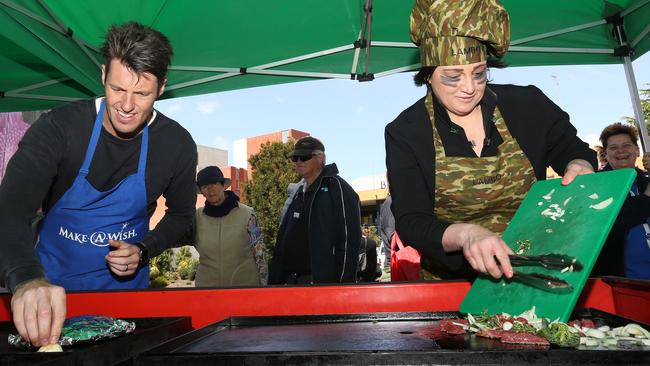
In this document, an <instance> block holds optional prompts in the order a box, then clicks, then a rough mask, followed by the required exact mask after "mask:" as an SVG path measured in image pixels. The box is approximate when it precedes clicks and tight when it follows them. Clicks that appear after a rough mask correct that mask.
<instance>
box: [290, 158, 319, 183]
mask: <svg viewBox="0 0 650 366" xmlns="http://www.w3.org/2000/svg"><path fill="white" fill-rule="evenodd" d="M295 158H297V159H295V160H296V161H295V164H296V173H298V175H299V176H300V178H307V177H317V176H318V175H319V174H320V171H321V169H322V167H323V159H324V156H323V154H318V155H314V154H310V155H307V156H298V157H295Z"/></svg>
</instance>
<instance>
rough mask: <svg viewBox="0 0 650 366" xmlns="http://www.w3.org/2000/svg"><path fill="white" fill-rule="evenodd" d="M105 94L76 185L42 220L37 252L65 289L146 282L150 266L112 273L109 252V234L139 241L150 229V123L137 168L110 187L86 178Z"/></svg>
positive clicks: (135, 285) (142, 285)
mask: <svg viewBox="0 0 650 366" xmlns="http://www.w3.org/2000/svg"><path fill="white" fill-rule="evenodd" d="M104 109H105V100H102V102H101V105H100V108H99V112H98V114H97V118H96V119H95V124H94V127H93V132H92V136H91V138H90V142H89V143H88V148H87V149H86V156H85V158H84V161H83V164H82V166H81V168H80V169H79V174H78V175H77V177H76V178H75V180H74V183H73V184H72V186H71V187H70V188H69V189H68V190H67V191H66V192H65V194H64V195H63V196H62V197H61V198H60V199H59V200H58V201H57V202H56V203H55V204H54V206H53V207H52V208H51V209H50V210H49V211H48V212H47V214H46V215H45V218H44V219H43V220H42V221H41V225H40V231H39V241H38V244H37V247H36V252H37V254H38V257H39V259H40V261H41V264H42V265H43V267H44V269H45V273H46V275H47V278H48V279H49V280H50V282H52V283H54V284H57V285H60V286H63V287H64V288H65V289H66V290H97V289H127V288H146V287H148V286H149V267H148V265H146V264H145V265H141V266H140V267H139V268H138V270H137V271H136V273H135V274H134V275H132V276H127V277H120V276H116V275H115V274H113V273H112V272H111V271H110V269H109V267H108V264H107V263H106V259H105V256H106V255H107V254H108V252H109V251H110V248H111V247H110V246H109V244H108V240H109V239H113V240H122V241H125V242H127V243H136V242H138V241H140V240H142V238H143V237H144V235H145V234H146V233H147V232H148V230H149V216H148V213H147V192H146V186H145V172H146V165H147V150H148V142H149V141H148V136H149V135H148V126H145V128H144V129H143V130H142V142H141V146H140V157H139V161H138V170H137V172H136V173H135V174H132V175H130V176H128V177H126V178H124V179H123V180H122V181H120V182H119V183H118V184H117V185H115V186H114V187H113V188H111V189H109V190H107V191H103V192H102V191H99V190H97V189H95V188H94V187H93V186H92V185H91V184H90V183H89V182H88V180H87V178H86V176H87V175H88V169H89V167H90V163H91V161H92V158H93V155H94V153H95V148H96V147H97V142H98V141H99V137H100V135H101V130H102V120H103V116H104Z"/></svg>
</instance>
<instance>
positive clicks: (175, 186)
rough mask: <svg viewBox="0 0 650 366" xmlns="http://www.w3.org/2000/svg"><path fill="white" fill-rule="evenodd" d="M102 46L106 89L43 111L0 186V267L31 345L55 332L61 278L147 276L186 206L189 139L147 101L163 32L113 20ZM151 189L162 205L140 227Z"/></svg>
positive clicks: (108, 284)
mask: <svg viewBox="0 0 650 366" xmlns="http://www.w3.org/2000/svg"><path fill="white" fill-rule="evenodd" d="M101 51H102V54H103V56H104V59H105V63H104V64H103V65H102V67H101V69H102V82H103V84H104V92H105V97H103V98H97V99H95V100H86V101H80V102H75V103H71V104H69V105H66V106H63V107H61V108H57V109H54V110H52V111H51V112H49V113H47V114H44V115H43V116H42V117H41V118H40V119H39V120H38V121H37V122H36V123H35V124H34V125H33V126H32V127H31V128H30V129H29V130H28V131H27V133H26V135H25V137H24V138H23V140H22V142H21V144H20V147H19V149H18V151H17V152H16V154H15V155H14V156H13V158H12V160H11V161H10V163H9V166H8V167H7V172H6V175H5V178H4V180H3V183H2V186H0V237H2V243H1V245H0V279H1V280H2V281H3V282H4V284H6V286H7V287H8V288H9V289H10V291H11V292H12V293H13V298H12V301H11V308H12V311H13V320H14V324H15V326H16V328H17V330H18V332H19V333H20V335H21V336H23V338H25V339H28V340H29V341H30V342H31V343H32V344H33V345H35V346H38V345H45V344H48V343H55V342H56V341H57V340H58V338H59V335H60V332H61V327H62V324H63V320H64V319H65V314H66V297H65V290H86V289H118V288H145V287H147V286H148V282H149V267H148V264H147V261H148V257H153V256H156V255H158V254H159V253H161V252H162V251H163V250H164V249H166V248H168V247H170V246H171V245H172V244H173V243H175V242H176V241H178V239H179V238H180V236H182V234H183V232H184V231H185V229H186V228H187V227H188V226H189V225H190V224H191V222H192V215H193V213H194V210H195V202H196V196H195V188H194V184H195V176H194V174H195V169H196V159H197V156H196V155H197V153H196V145H195V144H194V141H193V140H192V137H191V136H190V135H189V133H188V132H187V131H186V130H185V129H184V128H182V127H181V126H180V125H179V124H178V123H177V122H175V121H173V120H171V119H169V118H167V117H165V116H163V115H162V114H160V113H159V112H156V111H155V110H154V109H153V103H154V101H155V100H156V98H157V97H159V96H160V95H161V94H162V93H163V91H164V90H165V83H166V82H167V77H166V75H167V69H168V66H169V64H170V62H171V57H172V48H171V45H170V44H169V41H168V40H167V38H166V37H165V36H164V35H162V34H161V33H159V32H157V31H155V30H153V29H151V28H148V27H144V26H142V25H140V24H137V23H126V24H123V25H120V26H113V27H111V29H110V30H109V31H108V33H107V36H106V41H105V43H104V45H103V47H102V49H101ZM160 195H164V196H165V198H166V205H167V211H166V214H165V216H164V217H163V219H162V221H161V222H160V223H159V224H158V225H157V226H156V228H155V229H154V230H153V231H151V232H149V216H150V215H151V214H152V213H153V211H154V209H155V207H156V200H157V199H158V197H159V196H160ZM39 208H42V210H43V213H44V218H43V220H42V221H41V222H40V223H39V224H38V227H37V234H38V242H37V246H36V249H34V233H33V232H32V226H31V222H32V220H33V218H34V217H35V215H36V212H37V210H39Z"/></svg>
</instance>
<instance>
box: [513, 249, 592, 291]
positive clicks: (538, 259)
mask: <svg viewBox="0 0 650 366" xmlns="http://www.w3.org/2000/svg"><path fill="white" fill-rule="evenodd" d="M509 258H510V264H512V265H513V266H541V267H544V268H546V269H552V270H562V271H563V272H564V271H576V272H577V271H581V270H582V268H583V266H582V263H580V262H578V260H577V259H576V258H574V257H571V256H568V255H565V254H555V253H549V254H541V255H534V256H532V255H531V256H525V255H516V254H511V255H510V256H509ZM512 279H513V280H515V281H519V282H521V283H524V284H526V285H528V286H532V287H536V288H539V289H542V290H545V291H549V292H554V293H569V292H571V291H573V286H571V285H570V284H569V283H568V282H566V281H564V280H563V279H560V278H557V277H553V276H548V275H543V274H541V273H523V272H519V271H513V276H512Z"/></svg>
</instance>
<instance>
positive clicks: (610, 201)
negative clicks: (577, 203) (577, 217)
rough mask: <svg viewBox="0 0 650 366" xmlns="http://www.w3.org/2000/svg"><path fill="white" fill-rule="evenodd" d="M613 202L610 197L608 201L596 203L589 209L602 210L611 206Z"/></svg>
mask: <svg viewBox="0 0 650 366" xmlns="http://www.w3.org/2000/svg"><path fill="white" fill-rule="evenodd" d="M613 201H614V199H613V198H612V197H609V198H608V199H606V200H604V201H602V202H600V203H596V204H595V205H589V208H593V209H594V210H602V209H603V208H605V207H607V206H609V205H611V204H612V202H613Z"/></svg>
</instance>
